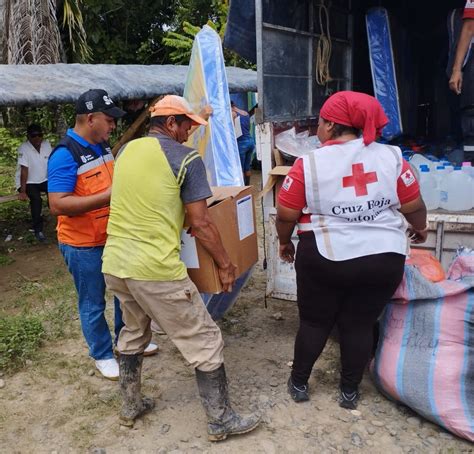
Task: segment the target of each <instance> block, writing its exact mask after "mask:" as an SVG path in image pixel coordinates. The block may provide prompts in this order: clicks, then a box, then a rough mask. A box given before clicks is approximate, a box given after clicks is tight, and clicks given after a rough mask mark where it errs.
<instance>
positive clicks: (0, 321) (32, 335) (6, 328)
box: [0, 315, 44, 370]
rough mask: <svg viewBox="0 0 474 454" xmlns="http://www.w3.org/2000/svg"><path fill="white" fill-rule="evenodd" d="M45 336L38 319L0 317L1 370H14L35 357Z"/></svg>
mask: <svg viewBox="0 0 474 454" xmlns="http://www.w3.org/2000/svg"><path fill="white" fill-rule="evenodd" d="M43 336H44V329H43V325H42V324H41V321H40V319H39V318H38V317H24V316H21V315H20V316H10V315H7V316H3V317H0V369H2V370H12V369H15V368H18V367H20V366H22V365H24V363H25V361H26V360H27V359H29V358H31V357H32V356H33V353H34V352H35V351H36V350H37V349H38V347H39V346H40V344H41V340H42V338H43Z"/></svg>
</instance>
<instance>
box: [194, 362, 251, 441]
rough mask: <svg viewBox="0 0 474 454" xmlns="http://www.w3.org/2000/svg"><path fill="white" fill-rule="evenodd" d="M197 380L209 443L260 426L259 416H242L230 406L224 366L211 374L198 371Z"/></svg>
mask: <svg viewBox="0 0 474 454" xmlns="http://www.w3.org/2000/svg"><path fill="white" fill-rule="evenodd" d="M196 380H197V384H198V388H199V395H200V396H201V402H202V405H203V406H204V409H205V410H206V415H207V421H208V424H207V433H208V439H209V441H221V440H225V439H226V438H227V437H228V436H229V435H238V434H244V433H247V432H250V431H251V430H253V429H255V428H256V427H257V426H258V424H259V423H260V417H259V416H257V415H249V416H240V415H239V414H237V413H236V412H235V411H234V410H233V409H232V407H231V406H230V402H229V393H228V386H227V379H226V375H225V368H224V365H223V364H222V365H221V366H220V367H219V369H216V370H213V371H211V372H203V371H201V370H198V369H196Z"/></svg>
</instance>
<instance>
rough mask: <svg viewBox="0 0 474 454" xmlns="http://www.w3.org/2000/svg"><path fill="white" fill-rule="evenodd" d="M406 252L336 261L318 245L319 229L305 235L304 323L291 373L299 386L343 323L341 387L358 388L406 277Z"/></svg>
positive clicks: (301, 264) (299, 258)
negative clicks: (380, 324) (380, 323)
mask: <svg viewBox="0 0 474 454" xmlns="http://www.w3.org/2000/svg"><path fill="white" fill-rule="evenodd" d="M404 263H405V256H403V255H400V254H395V253H385V254H377V255H369V256H365V257H360V258H356V259H351V260H344V261H339V262H335V261H331V260H327V259H326V258H324V257H323V256H322V255H321V254H320V253H319V252H318V249H317V247H316V240H315V238H314V233H313V232H305V233H303V234H301V235H300V241H299V244H298V250H297V254H296V263H295V268H296V281H297V288H298V309H299V315H300V326H299V329H298V333H297V335H296V341H295V353H294V361H293V370H292V373H291V377H292V380H293V383H294V384H295V385H297V386H301V385H305V384H306V383H307V382H308V379H309V376H310V374H311V370H312V368H313V365H314V363H315V362H316V360H317V359H318V357H319V355H320V354H321V352H322V351H323V348H324V346H325V345H326V342H327V339H328V337H329V334H330V333H331V330H332V329H333V327H334V326H337V328H338V331H339V338H340V349H341V363H342V368H341V387H343V389H345V390H346V391H352V390H354V389H356V388H357V386H358V385H359V383H360V382H361V380H362V375H363V373H364V369H365V366H366V365H367V362H368V360H369V358H370V354H371V350H372V343H373V326H374V323H375V322H376V320H377V318H378V317H379V315H380V313H381V312H382V310H383V308H384V306H385V305H386V303H387V302H388V301H389V300H390V298H391V296H392V295H393V293H394V292H395V290H396V288H397V287H398V285H399V283H400V282H401V280H402V277H403V269H404Z"/></svg>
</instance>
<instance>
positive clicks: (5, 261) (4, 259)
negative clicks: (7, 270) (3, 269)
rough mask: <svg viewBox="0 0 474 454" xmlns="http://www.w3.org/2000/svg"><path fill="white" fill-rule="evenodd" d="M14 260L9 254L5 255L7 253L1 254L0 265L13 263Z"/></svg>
mask: <svg viewBox="0 0 474 454" xmlns="http://www.w3.org/2000/svg"><path fill="white" fill-rule="evenodd" d="M13 262H14V260H13V259H12V258H11V257H10V256H8V255H5V254H0V266H6V265H10V263H13Z"/></svg>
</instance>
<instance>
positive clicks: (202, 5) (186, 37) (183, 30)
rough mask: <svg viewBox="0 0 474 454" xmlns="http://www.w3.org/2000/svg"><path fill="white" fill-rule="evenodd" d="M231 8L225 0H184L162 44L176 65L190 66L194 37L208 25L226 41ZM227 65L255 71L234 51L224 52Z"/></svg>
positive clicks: (252, 66) (253, 67)
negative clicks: (228, 16) (202, 27)
mask: <svg viewBox="0 0 474 454" xmlns="http://www.w3.org/2000/svg"><path fill="white" fill-rule="evenodd" d="M228 10H229V6H228V2H227V1H225V0H212V2H209V1H201V0H183V1H182V2H181V6H180V8H178V11H177V13H176V18H175V23H174V26H173V27H172V29H171V30H170V31H168V32H167V33H166V36H165V37H164V38H163V44H164V45H165V46H166V47H168V48H169V49H170V59H171V61H172V62H173V63H177V64H188V63H189V60H190V58H191V51H192V47H193V41H194V37H195V36H196V34H197V33H199V31H200V30H201V26H198V25H193V23H197V24H203V25H204V24H205V25H208V26H209V27H211V28H213V29H214V30H215V31H216V32H217V33H218V34H219V36H220V38H221V40H224V34H225V28H226V25H227V14H228ZM224 60H225V62H226V65H230V66H239V67H241V68H251V69H255V66H254V65H252V64H251V63H249V62H247V61H246V60H244V59H243V58H241V57H239V56H238V55H237V54H236V53H235V52H232V51H230V50H227V49H224Z"/></svg>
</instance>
